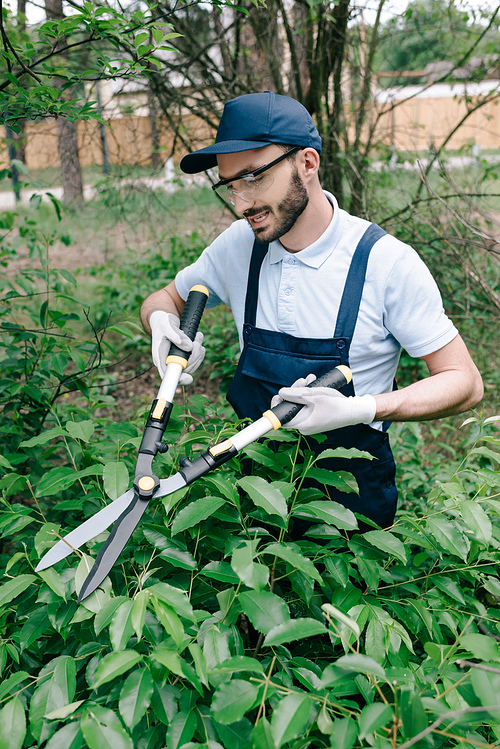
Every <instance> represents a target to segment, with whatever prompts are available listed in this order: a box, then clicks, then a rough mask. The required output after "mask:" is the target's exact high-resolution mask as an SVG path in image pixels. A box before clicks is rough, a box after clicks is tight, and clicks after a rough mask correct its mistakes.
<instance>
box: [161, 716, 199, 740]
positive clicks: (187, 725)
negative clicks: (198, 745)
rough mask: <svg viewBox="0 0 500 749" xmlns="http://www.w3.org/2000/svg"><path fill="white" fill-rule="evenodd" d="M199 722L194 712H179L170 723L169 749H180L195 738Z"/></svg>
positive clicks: (168, 731) (168, 733) (168, 732)
mask: <svg viewBox="0 0 500 749" xmlns="http://www.w3.org/2000/svg"><path fill="white" fill-rule="evenodd" d="M196 726H197V721H196V715H195V711H194V710H189V712H185V711H182V712H179V713H177V715H176V716H175V717H174V718H173V719H172V720H171V721H170V724H169V726H168V730H167V749H180V747H181V746H184V744H187V743H188V742H189V741H191V739H192V738H193V736H194V732H195V731H196Z"/></svg>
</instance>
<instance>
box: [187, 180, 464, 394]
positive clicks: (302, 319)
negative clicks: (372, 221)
mask: <svg viewBox="0 0 500 749" xmlns="http://www.w3.org/2000/svg"><path fill="white" fill-rule="evenodd" d="M325 194H326V195H327V197H328V199H329V200H330V202H331V203H332V205H333V208H334V213H333V218H332V220H331V222H330V224H329V226H328V228H327V229H326V231H325V232H324V233H323V234H322V236H321V237H320V238H319V239H318V240H316V242H314V243H313V244H311V245H309V247H306V248H305V249H303V250H301V251H300V252H297V253H295V254H291V253H289V252H287V250H285V248H284V247H283V246H282V244H281V243H280V241H279V240H276V241H274V242H271V243H270V245H269V251H268V253H267V255H266V257H265V258H264V262H263V264H262V268H261V272H260V282H259V301H258V307H257V320H256V324H257V327H259V328H264V329H266V330H274V331H279V332H282V333H289V334H290V335H293V336H296V337H299V338H332V337H333V333H334V330H335V322H336V319H337V313H338V310H339V305H340V300H341V297H342V292H343V289H344V284H345V280H346V277H347V272H348V270H349V265H350V262H351V259H352V256H353V254H354V251H355V249H356V246H357V244H358V242H359V240H360V239H361V237H362V235H363V234H364V232H365V230H366V229H367V228H368V226H369V222H368V221H365V220H364V219H360V218H356V217H354V216H351V215H349V214H348V213H347V212H346V211H344V210H341V209H340V208H339V207H338V204H337V201H336V200H335V198H334V196H333V195H331V194H330V193H325ZM253 243H254V234H253V232H252V230H251V228H250V226H249V224H248V222H247V221H246V220H245V219H242V220H239V221H235V222H234V223H233V224H232V225H231V226H230V227H229V228H228V229H227V230H226V231H224V232H223V233H222V234H220V235H219V236H218V237H217V239H215V241H214V242H213V243H212V244H211V245H210V246H209V247H207V248H206V249H205V250H204V251H203V253H202V254H201V256H200V257H199V258H198V260H197V261H196V262H195V263H193V265H190V266H188V267H187V268H184V269H183V270H181V271H180V272H179V273H178V274H177V276H176V278H175V285H176V288H177V291H178V293H179V294H180V296H181V297H182V298H183V299H184V300H185V299H187V296H188V293H189V289H190V288H191V287H192V286H194V285H196V284H204V285H205V286H206V287H207V288H208V290H209V292H210V296H209V300H208V306H209V307H212V306H215V305H216V304H219V303H220V302H224V303H225V304H227V305H228V307H230V309H231V310H232V312H233V316H234V320H235V323H236V328H237V330H238V335H239V338H240V346H243V334H242V329H243V322H244V319H243V318H244V311H245V297H246V290H247V281H248V271H249V266H250V258H251V254H252V247H253ZM457 334H458V331H457V329H456V328H455V326H454V325H453V323H452V322H451V320H450V319H449V318H448V317H447V316H446V314H445V312H444V309H443V304H442V300H441V295H440V293H439V289H438V287H437V285H436V283H435V281H434V279H433V278H432V276H431V274H430V272H429V270H428V269H427V267H426V265H425V264H424V263H423V261H422V260H421V259H420V258H419V256H418V255H417V253H416V252H415V251H414V250H413V249H412V248H411V247H410V246H409V245H407V244H404V243H403V242H400V241H399V240H398V239H396V238H395V237H392V236H390V235H386V236H384V237H382V238H381V239H379V240H378V242H376V244H375V245H374V246H373V248H372V250H371V253H370V257H369V260H368V266H367V271H366V280H365V285H364V288H363V294H362V298H361V303H360V308H359V313H358V320H357V323H356V328H355V331H354V336H353V340H352V344H351V350H350V357H349V363H350V367H351V369H352V372H353V383H354V387H355V391H356V394H357V395H365V394H367V393H369V394H372V395H375V394H377V393H383V392H389V391H390V390H392V383H393V380H394V376H395V373H396V369H397V365H398V361H399V357H400V353H401V348H404V349H405V350H406V351H407V352H408V353H409V354H410V356H413V357H422V356H426V355H427V354H431V353H433V352H434V351H437V350H438V349H440V348H442V347H443V346H445V345H446V344H447V343H450V341H452V340H453V339H454V338H455V336H456V335H457ZM207 345H208V346H210V336H209V335H208V336H207Z"/></svg>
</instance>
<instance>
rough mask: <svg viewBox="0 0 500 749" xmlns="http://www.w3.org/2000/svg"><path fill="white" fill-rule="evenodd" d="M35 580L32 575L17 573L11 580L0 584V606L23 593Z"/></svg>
mask: <svg viewBox="0 0 500 749" xmlns="http://www.w3.org/2000/svg"><path fill="white" fill-rule="evenodd" d="M35 580H36V577H35V576H34V575H18V576H17V577H15V578H14V579H13V580H9V582H7V583H4V584H3V585H0V606H5V605H6V604H8V603H10V602H11V601H13V600H14V598H17V596H19V595H21V593H24V591H25V590H26V588H29V586H30V585H31V584H32V583H34V582H35Z"/></svg>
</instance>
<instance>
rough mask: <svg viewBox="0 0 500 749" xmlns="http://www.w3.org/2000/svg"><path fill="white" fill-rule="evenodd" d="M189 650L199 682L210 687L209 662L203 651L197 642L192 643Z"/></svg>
mask: <svg viewBox="0 0 500 749" xmlns="http://www.w3.org/2000/svg"><path fill="white" fill-rule="evenodd" d="M188 650H189V652H190V653H191V657H192V659H193V663H194V667H195V670H196V674H197V676H198V678H199V680H200V681H201V683H202V684H204V685H205V686H206V687H208V686H209V683H208V674H207V661H206V658H205V656H204V655H203V650H202V649H201V648H200V646H199V645H198V643H197V642H190V643H189V645H188Z"/></svg>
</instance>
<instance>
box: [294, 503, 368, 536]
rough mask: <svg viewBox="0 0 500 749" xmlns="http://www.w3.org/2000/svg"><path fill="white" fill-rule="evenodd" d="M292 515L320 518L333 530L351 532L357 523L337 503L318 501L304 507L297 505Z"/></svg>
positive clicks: (351, 515) (350, 514)
mask: <svg viewBox="0 0 500 749" xmlns="http://www.w3.org/2000/svg"><path fill="white" fill-rule="evenodd" d="M293 515H309V516H311V515H312V516H313V517H315V518H320V519H321V520H323V521H324V522H325V523H328V525H333V526H335V528H342V529H343V530H347V531H353V530H356V528H357V527H358V521H357V520H356V517H355V515H354V513H353V512H351V510H349V509H348V508H347V507H343V506H342V505H339V503H338V502H328V501H326V500H319V501H317V502H308V503H307V504H306V505H298V506H297V507H295V509H294V511H293V512H292V516H293Z"/></svg>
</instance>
